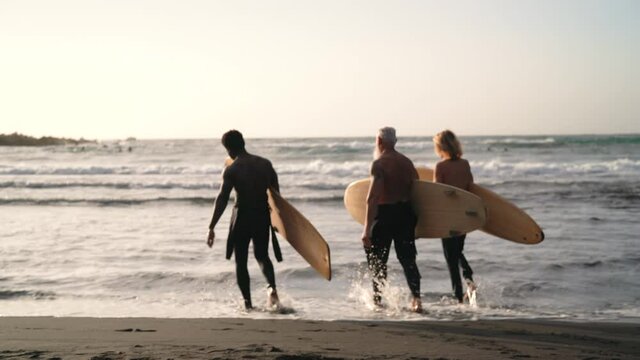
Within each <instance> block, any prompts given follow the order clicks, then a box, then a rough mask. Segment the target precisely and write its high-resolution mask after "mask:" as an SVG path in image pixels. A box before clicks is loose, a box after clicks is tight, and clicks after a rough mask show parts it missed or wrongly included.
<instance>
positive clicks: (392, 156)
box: [362, 127, 422, 312]
mask: <svg viewBox="0 0 640 360" xmlns="http://www.w3.org/2000/svg"><path fill="white" fill-rule="evenodd" d="M396 141H397V139H396V131H395V129H394V128H391V127H385V128H382V129H380V130H379V131H378V136H377V137H376V151H375V155H374V159H375V160H374V161H373V163H372V164H371V177H372V181H371V187H370V188H369V194H368V196H367V215H366V218H365V223H364V230H363V232H362V244H363V245H364V248H365V252H366V254H367V262H368V264H369V269H370V270H371V272H372V277H373V301H374V303H375V305H376V306H381V304H382V297H381V290H380V287H381V286H383V285H384V283H385V281H386V278H387V260H388V259H389V250H390V248H391V242H392V241H395V249H396V255H397V256H398V260H399V261H400V264H401V265H402V268H403V270H404V274H405V277H406V278H407V284H408V285H409V289H410V290H411V295H412V301H411V310H412V311H415V312H421V311H422V302H421V300H420V272H419V271H418V267H417V265H416V244H415V227H416V222H417V218H416V215H415V214H414V212H413V209H412V208H411V204H410V203H409V200H410V196H411V186H412V184H413V182H414V181H415V180H417V179H418V173H417V171H416V169H415V167H414V166H413V163H412V162H411V160H409V159H408V158H407V157H406V156H404V155H403V154H401V153H399V152H398V151H396V150H395V144H396Z"/></svg>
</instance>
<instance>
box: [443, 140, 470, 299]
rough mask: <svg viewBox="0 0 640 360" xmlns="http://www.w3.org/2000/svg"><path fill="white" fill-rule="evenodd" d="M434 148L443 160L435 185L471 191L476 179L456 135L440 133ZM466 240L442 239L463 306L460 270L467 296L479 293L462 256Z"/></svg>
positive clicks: (453, 282)
mask: <svg viewBox="0 0 640 360" xmlns="http://www.w3.org/2000/svg"><path fill="white" fill-rule="evenodd" d="M433 145H434V148H435V152H436V154H437V155H438V156H440V158H441V159H442V161H440V162H438V163H437V164H436V170H435V172H434V175H433V177H434V179H433V181H434V182H439V183H443V184H447V185H451V186H455V187H457V188H460V189H463V190H467V191H468V190H469V186H471V184H473V175H472V174H471V167H470V166H469V162H468V161H467V160H465V159H463V158H462V157H461V156H462V146H461V145H460V142H459V141H458V138H457V137H456V135H455V134H454V133H453V132H452V131H450V130H444V131H441V132H439V133H438V134H436V136H434V137H433ZM465 238H466V235H460V236H454V237H450V238H445V239H442V249H443V250H444V257H445V259H446V260H447V266H448V267H449V274H450V275H451V286H452V287H453V292H454V294H455V296H456V299H458V302H460V303H462V302H463V299H464V297H463V295H462V279H461V278H460V268H462V276H464V279H465V281H466V283H467V295H468V296H469V295H470V294H471V292H473V291H475V289H476V285H475V283H474V282H473V270H471V266H469V263H468V262H467V259H466V258H465V256H464V254H463V253H462V250H463V249H464V239H465Z"/></svg>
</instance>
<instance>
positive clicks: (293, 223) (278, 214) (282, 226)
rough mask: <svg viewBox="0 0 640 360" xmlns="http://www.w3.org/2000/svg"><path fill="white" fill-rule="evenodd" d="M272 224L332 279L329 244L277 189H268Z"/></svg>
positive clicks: (320, 271)
mask: <svg viewBox="0 0 640 360" xmlns="http://www.w3.org/2000/svg"><path fill="white" fill-rule="evenodd" d="M267 193H268V194H269V206H270V207H271V224H272V225H273V227H274V228H275V229H276V231H278V233H279V234H280V235H282V237H284V238H285V239H287V241H288V242H289V244H291V246H292V247H293V248H294V249H296V251H297V252H298V254H300V255H302V257H303V258H304V259H305V260H307V262H308V263H309V265H311V267H313V268H314V269H316V271H317V272H318V273H319V274H320V275H322V276H323V277H324V278H325V279H327V280H331V255H330V251H329V245H328V244H327V242H326V241H324V238H322V235H320V233H319V232H318V230H316V228H315V227H314V226H313V225H312V224H311V222H309V220H307V218H305V217H304V215H302V214H301V213H300V212H299V211H298V210H297V209H296V208H294V207H293V205H291V204H290V203H289V202H288V201H287V200H285V199H284V198H282V196H280V194H279V193H278V192H277V191H275V190H271V189H270V190H268V191H267Z"/></svg>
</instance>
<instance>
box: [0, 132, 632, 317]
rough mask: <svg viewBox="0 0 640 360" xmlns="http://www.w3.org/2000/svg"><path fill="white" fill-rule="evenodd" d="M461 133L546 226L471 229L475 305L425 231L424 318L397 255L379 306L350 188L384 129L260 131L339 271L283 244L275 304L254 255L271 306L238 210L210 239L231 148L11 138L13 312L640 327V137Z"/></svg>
mask: <svg viewBox="0 0 640 360" xmlns="http://www.w3.org/2000/svg"><path fill="white" fill-rule="evenodd" d="M461 140H462V143H463V146H464V150H465V156H464V157H465V158H467V159H468V160H469V161H470V163H471V168H472V171H473V174H474V177H475V181H476V182H477V183H479V184H482V185H484V186H486V187H488V188H490V189H491V190H493V191H495V192H497V193H498V194H500V195H502V196H503V197H505V198H507V199H509V200H511V201H513V202H514V203H515V204H517V205H518V206H519V207H521V208H522V209H524V210H525V211H526V212H527V213H529V214H530V215H531V216H532V217H533V218H534V219H535V220H536V221H537V222H538V223H539V224H540V226H541V227H542V228H543V230H544V232H545V235H546V239H545V240H544V242H542V243H540V244H538V245H521V244H516V243H512V242H509V241H505V240H501V239H498V238H495V237H492V236H490V235H488V234H485V233H482V232H479V231H475V232H472V233H470V234H468V236H467V241H466V245H465V254H466V257H467V259H468V260H469V263H470V265H471V266H472V268H473V270H474V273H475V274H474V278H475V280H476V282H477V284H478V286H479V289H478V300H477V301H478V306H477V307H475V308H473V307H469V306H459V305H457V304H456V303H455V302H454V301H453V300H452V295H451V283H450V279H449V273H448V270H447V268H446V263H445V260H444V256H443V253H442V246H441V242H440V240H439V239H419V240H418V241H417V248H418V266H419V269H420V272H421V274H422V297H423V301H424V307H425V310H426V312H425V313H424V314H413V313H410V312H408V311H407V310H406V307H407V306H408V302H409V292H408V288H407V285H406V283H405V280H404V276H403V273H402V270H401V267H400V264H399V263H398V261H397V259H396V258H395V256H394V255H393V254H392V255H391V256H390V260H389V272H390V274H389V287H388V289H387V291H386V294H385V298H386V299H387V304H388V306H387V307H386V308H385V309H384V310H382V311H373V310H372V307H371V286H370V279H369V275H368V274H367V270H366V266H365V256H364V252H363V250H362V246H361V242H360V234H361V231H362V229H361V226H360V225H358V224H357V223H356V222H355V221H353V220H352V219H351V218H350V216H349V215H348V213H347V212H346V210H345V209H344V205H343V202H342V198H343V194H344V189H345V188H346V186H347V185H348V184H349V183H350V182H352V181H355V180H358V179H361V178H365V177H367V174H368V169H369V164H370V162H371V157H372V151H373V144H374V139H373V138H306V139H299V138H282V139H248V140H247V149H248V150H249V152H251V153H255V154H258V155H261V156H264V157H267V158H269V159H270V160H271V161H272V163H273V165H274V167H275V169H276V171H277V172H278V174H279V178H280V184H281V191H282V194H283V196H284V197H285V198H287V199H288V200H290V202H291V203H292V204H293V205H294V206H296V207H297V208H298V210H300V211H301V212H302V213H303V214H304V215H305V216H306V217H307V218H308V219H309V220H310V221H311V222H312V223H313V224H314V225H315V226H316V228H317V229H318V230H319V231H320V233H321V234H322V235H323V236H324V237H325V239H326V240H327V242H328V243H329V246H330V247H331V254H332V265H333V279H332V280H331V281H326V280H324V279H323V278H321V277H320V276H318V275H317V274H316V273H315V271H314V270H313V269H311V268H310V267H309V266H308V265H307V264H306V263H305V262H304V260H302V258H301V257H300V256H299V255H298V254H297V253H296V252H295V250H293V249H292V248H291V246H289V245H288V244H287V243H286V241H285V240H284V239H281V247H282V251H283V256H284V262H282V263H275V260H274V264H275V269H276V280H277V283H278V290H279V293H280V297H281V300H282V303H283V305H284V307H285V309H286V311H282V312H279V313H273V312H269V311H267V310H265V303H266V282H265V280H264V278H263V277H262V274H261V273H260V271H259V269H258V266H257V264H256V263H255V261H254V260H253V258H251V257H250V259H249V264H250V267H249V271H250V274H251V281H252V283H251V284H252V295H253V302H254V305H256V306H257V307H258V308H257V309H256V310H255V311H252V312H246V311H244V310H243V307H242V301H241V295H240V291H239V290H238V288H237V286H236V283H235V269H234V263H233V261H227V260H225V258H224V250H225V242H226V234H227V230H228V223H229V216H230V214H231V208H230V206H229V208H228V209H227V211H226V212H225V214H224V215H223V218H222V220H221V222H220V224H219V225H218V227H217V229H216V230H217V240H216V243H215V244H214V246H213V248H212V249H209V248H208V247H207V246H206V244H205V240H206V234H207V227H208V224H209V221H210V218H211V214H212V204H213V200H214V198H215V196H216V194H217V191H218V188H219V186H220V180H221V170H222V167H223V161H224V159H225V157H226V153H225V151H224V148H223V147H222V145H221V144H220V141H219V140H218V139H205V140H130V141H103V142H99V143H97V144H85V145H82V146H52V147H0V219H1V220H0V224H1V226H0V239H1V241H0V316H45V315H46V316H97V317H172V318H177V317H181V318H182V317H186V318H207V317H249V318H301V319H316V320H342V319H352V320H353V319H355V320H372V319H373V320H376V319H379V320H470V319H504V318H525V319H538V318H546V319H563V320H577V321H581V320H597V321H634V322H635V321H638V320H639V319H640V251H639V249H640V248H639V246H638V244H639V241H638V236H639V234H640V221H639V220H640V135H619V136H611V135H606V136H605V135H603V136H483V137H463V138H461ZM397 147H398V150H399V151H401V152H403V153H405V154H406V155H407V156H409V157H410V158H411V159H412V160H413V161H414V163H415V164H416V165H417V166H431V167H432V166H433V165H434V164H435V162H436V160H437V159H436V156H435V154H434V152H433V144H432V142H431V139H430V138H428V137H404V138H400V139H399V142H398V146H397ZM271 254H272V252H271ZM272 259H273V256H272Z"/></svg>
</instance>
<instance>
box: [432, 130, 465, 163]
mask: <svg viewBox="0 0 640 360" xmlns="http://www.w3.org/2000/svg"><path fill="white" fill-rule="evenodd" d="M433 146H434V147H435V150H436V154H438V155H439V156H440V157H442V158H445V157H447V156H448V157H449V158H451V159H452V160H457V159H459V158H460V157H462V145H460V141H458V138H457V137H456V134H454V133H453V131H451V130H444V131H441V132H439V133H437V134H436V136H434V137H433Z"/></svg>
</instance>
